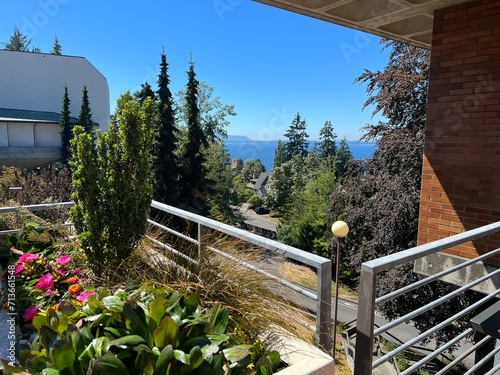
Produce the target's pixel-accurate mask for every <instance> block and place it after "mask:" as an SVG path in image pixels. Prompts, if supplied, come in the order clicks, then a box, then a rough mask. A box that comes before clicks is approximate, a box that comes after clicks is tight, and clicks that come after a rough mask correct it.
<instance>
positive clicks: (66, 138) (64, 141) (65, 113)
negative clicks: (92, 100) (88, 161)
mask: <svg viewBox="0 0 500 375" xmlns="http://www.w3.org/2000/svg"><path fill="white" fill-rule="evenodd" d="M70 104H71V101H70V99H69V95H68V87H67V86H64V96H63V100H62V110H61V118H60V120H59V125H60V131H59V132H60V133H61V157H62V159H63V163H64V164H68V160H69V159H70V156H71V144H70V142H71V139H72V138H73V124H72V123H71V117H70V115H71V112H70V110H69V105H70Z"/></svg>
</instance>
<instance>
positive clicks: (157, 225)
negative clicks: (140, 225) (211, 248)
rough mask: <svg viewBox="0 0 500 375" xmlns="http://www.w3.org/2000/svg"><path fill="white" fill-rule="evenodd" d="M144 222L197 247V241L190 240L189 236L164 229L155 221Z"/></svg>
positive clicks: (167, 228)
mask: <svg viewBox="0 0 500 375" xmlns="http://www.w3.org/2000/svg"><path fill="white" fill-rule="evenodd" d="M146 221H147V222H148V223H150V224H152V225H154V226H156V227H158V228H160V229H163V230H164V231H165V232H168V233H171V234H175V235H176V236H177V237H180V238H182V239H184V240H186V241H189V242H191V243H194V244H196V245H198V241H197V240H195V239H194V238H191V237H189V236H186V235H185V234H183V233H180V232H177V231H176V230H173V229H170V228H169V227H166V226H164V225H161V224H159V223H157V222H156V221H153V220H151V219H147V220H146Z"/></svg>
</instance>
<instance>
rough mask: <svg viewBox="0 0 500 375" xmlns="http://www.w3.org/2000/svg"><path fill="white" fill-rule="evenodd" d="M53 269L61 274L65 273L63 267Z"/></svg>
mask: <svg viewBox="0 0 500 375" xmlns="http://www.w3.org/2000/svg"><path fill="white" fill-rule="evenodd" d="M55 270H56V272H57V273H58V274H59V275H61V276H64V275H66V270H65V269H64V267H57V268H56V269H55Z"/></svg>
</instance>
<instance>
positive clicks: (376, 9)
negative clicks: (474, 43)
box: [254, 0, 470, 49]
mask: <svg viewBox="0 0 500 375" xmlns="http://www.w3.org/2000/svg"><path fill="white" fill-rule="evenodd" d="M254 1H257V2H260V3H263V4H267V5H271V6H274V7H277V8H282V9H286V10H289V11H291V12H294V13H300V14H304V15H306V16H310V17H314V18H318V19H321V20H324V21H327V22H331V23H334V24H337V25H342V26H346V27H349V28H352V29H357V30H361V31H364V32H367V33H370V34H375V35H378V36H381V37H385V38H389V39H394V40H398V41H401V42H404V43H409V44H412V45H415V46H418V47H423V48H426V49H430V46H431V41H432V25H433V19H434V11H436V10H438V9H443V8H447V7H450V6H454V5H458V4H462V3H466V2H469V1H470V0H254Z"/></svg>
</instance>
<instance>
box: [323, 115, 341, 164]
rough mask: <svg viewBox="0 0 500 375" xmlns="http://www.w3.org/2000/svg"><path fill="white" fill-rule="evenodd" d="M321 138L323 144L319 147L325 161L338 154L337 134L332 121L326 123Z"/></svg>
mask: <svg viewBox="0 0 500 375" xmlns="http://www.w3.org/2000/svg"><path fill="white" fill-rule="evenodd" d="M319 138H320V139H321V143H320V145H319V149H320V153H321V156H322V157H323V158H324V159H327V158H329V157H332V156H335V154H336V153H337V146H336V144H335V139H336V138H337V134H335V132H334V130H333V125H332V122H331V121H326V122H325V124H324V125H323V127H322V128H321V130H320V131H319Z"/></svg>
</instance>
